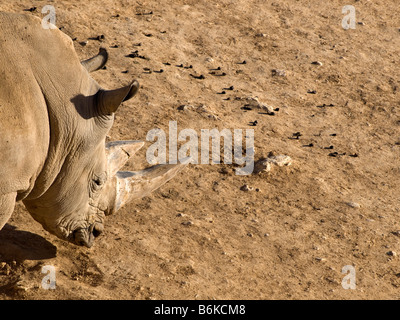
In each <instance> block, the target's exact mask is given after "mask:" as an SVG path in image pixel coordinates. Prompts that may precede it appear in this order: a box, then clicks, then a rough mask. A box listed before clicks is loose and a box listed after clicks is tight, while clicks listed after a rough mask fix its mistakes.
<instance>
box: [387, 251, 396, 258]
mask: <svg viewBox="0 0 400 320" xmlns="http://www.w3.org/2000/svg"><path fill="white" fill-rule="evenodd" d="M386 254H387V255H388V256H391V257H395V256H397V253H396V251H392V250H391V251H388V252H386Z"/></svg>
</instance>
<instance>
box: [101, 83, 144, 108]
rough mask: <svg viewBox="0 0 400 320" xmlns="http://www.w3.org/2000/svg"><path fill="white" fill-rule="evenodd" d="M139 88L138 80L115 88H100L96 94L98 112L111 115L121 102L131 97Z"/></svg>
mask: <svg viewBox="0 0 400 320" xmlns="http://www.w3.org/2000/svg"><path fill="white" fill-rule="evenodd" d="M138 90H139V82H137V81H136V80H135V81H133V82H132V83H131V84H130V85H128V86H126V87H123V88H120V89H115V90H100V91H99V92H98V93H97V94H98V100H97V101H98V108H99V113H100V114H104V115H111V114H112V113H114V112H116V111H117V109H118V107H119V106H120V105H121V103H122V102H124V101H127V100H129V99H131V98H132V97H133V96H134V95H135V94H136V93H137V92H138Z"/></svg>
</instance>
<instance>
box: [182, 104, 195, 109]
mask: <svg viewBox="0 0 400 320" xmlns="http://www.w3.org/2000/svg"><path fill="white" fill-rule="evenodd" d="M193 109H194V106H192V105H186V104H185V105H182V106H179V107H178V110H180V111H185V110H193Z"/></svg>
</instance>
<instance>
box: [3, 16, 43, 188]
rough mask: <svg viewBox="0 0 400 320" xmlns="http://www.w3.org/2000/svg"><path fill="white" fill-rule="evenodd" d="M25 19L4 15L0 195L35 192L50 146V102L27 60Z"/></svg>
mask: <svg viewBox="0 0 400 320" xmlns="http://www.w3.org/2000/svg"><path fill="white" fill-rule="evenodd" d="M21 18H22V17H21V16H18V15H13V14H11V15H8V14H4V13H0V52H1V55H0V74H1V75H2V76H1V78H0V137H1V141H0V160H1V161H0V162H1V165H0V194H6V193H10V192H18V193H19V194H23V193H26V192H29V190H30V189H32V187H33V184H32V181H34V179H35V177H37V175H38V174H39V172H40V170H41V166H43V163H44V159H45V157H46V154H47V149H48V144H49V125H48V115H47V109H46V103H45V100H44V98H43V95H42V94H41V90H40V87H39V85H38V83H37V82H36V80H35V76H34V74H33V72H32V68H31V66H30V62H29V60H28V59H27V58H26V56H27V55H29V54H31V52H29V49H28V48H27V43H26V42H25V41H24V38H25V37H27V36H28V33H27V32H24V31H23V30H24V28H25V27H27V24H26V21H24V20H25V19H24V18H22V19H21Z"/></svg>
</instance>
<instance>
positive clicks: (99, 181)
mask: <svg viewBox="0 0 400 320" xmlns="http://www.w3.org/2000/svg"><path fill="white" fill-rule="evenodd" d="M105 180H106V179H105V177H103V176H95V177H94V178H93V179H92V190H93V191H97V190H99V189H100V188H101V187H102V186H103V185H104V183H105Z"/></svg>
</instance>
